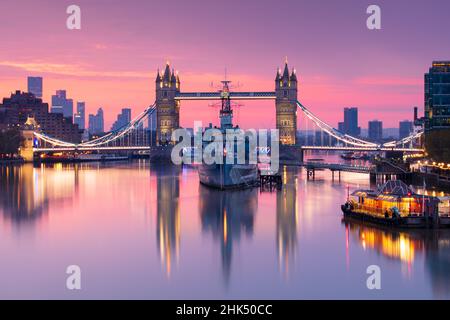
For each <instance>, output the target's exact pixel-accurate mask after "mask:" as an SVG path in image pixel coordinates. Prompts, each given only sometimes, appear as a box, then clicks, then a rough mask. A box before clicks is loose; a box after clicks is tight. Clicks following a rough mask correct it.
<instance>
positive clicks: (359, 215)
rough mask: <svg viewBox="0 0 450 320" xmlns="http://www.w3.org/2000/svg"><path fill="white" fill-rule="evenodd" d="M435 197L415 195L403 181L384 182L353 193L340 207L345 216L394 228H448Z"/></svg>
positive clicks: (446, 219)
mask: <svg viewBox="0 0 450 320" xmlns="http://www.w3.org/2000/svg"><path fill="white" fill-rule="evenodd" d="M439 204H440V200H439V199H438V198H437V197H433V196H426V195H421V194H417V193H415V192H414V190H412V189H411V188H410V187H408V186H407V185H406V184H405V183H404V182H402V181H399V180H397V181H387V182H386V183H385V184H383V185H382V186H381V187H380V188H379V189H378V190H376V191H373V190H356V191H354V192H353V193H352V194H351V195H349V196H348V200H347V202H346V203H345V204H343V205H342V206H341V209H342V212H343V214H344V217H348V218H354V219H359V220H363V221H367V222H370V223H376V224H382V225H388V226H396V227H412V228H426V227H448V226H450V218H449V217H448V215H442V214H440V209H439Z"/></svg>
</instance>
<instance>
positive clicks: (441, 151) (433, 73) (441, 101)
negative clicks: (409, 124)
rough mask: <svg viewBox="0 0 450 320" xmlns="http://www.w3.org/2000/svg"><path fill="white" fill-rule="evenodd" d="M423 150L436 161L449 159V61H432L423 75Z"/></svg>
mask: <svg viewBox="0 0 450 320" xmlns="http://www.w3.org/2000/svg"><path fill="white" fill-rule="evenodd" d="M424 126H425V148H426V149H427V152H428V153H429V154H430V156H431V157H432V158H434V159H436V160H438V161H441V160H447V161H448V159H450V61H434V62H433V64H432V66H431V68H430V70H429V72H428V73H426V74H425V118H424Z"/></svg>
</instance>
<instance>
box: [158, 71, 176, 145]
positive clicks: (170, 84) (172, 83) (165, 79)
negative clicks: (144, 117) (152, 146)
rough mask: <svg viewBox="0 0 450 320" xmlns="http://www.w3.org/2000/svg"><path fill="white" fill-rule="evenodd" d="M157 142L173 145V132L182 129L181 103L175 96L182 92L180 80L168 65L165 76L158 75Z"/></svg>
mask: <svg viewBox="0 0 450 320" xmlns="http://www.w3.org/2000/svg"><path fill="white" fill-rule="evenodd" d="M155 82H156V119H157V120H156V121H157V128H156V141H157V143H158V145H168V144H173V143H174V142H173V141H172V132H173V131H174V130H175V129H178V128H179V127H180V102H179V101H177V100H175V96H176V94H177V93H179V92H180V79H179V77H178V75H176V74H175V71H174V70H173V69H172V70H170V65H169V63H167V64H166V68H165V70H164V73H163V75H161V74H160V72H159V70H158V74H157V75H156V81H155Z"/></svg>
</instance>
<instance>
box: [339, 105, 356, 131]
mask: <svg viewBox="0 0 450 320" xmlns="http://www.w3.org/2000/svg"><path fill="white" fill-rule="evenodd" d="M341 129H342V130H340V131H341V132H342V133H345V134H348V135H351V136H359V135H360V134H361V128H360V127H358V108H344V122H343V125H342V128H341Z"/></svg>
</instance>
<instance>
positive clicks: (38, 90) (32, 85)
mask: <svg viewBox="0 0 450 320" xmlns="http://www.w3.org/2000/svg"><path fill="white" fill-rule="evenodd" d="M27 80H28V81H27V82H28V83H27V85H28V92H29V93H32V94H33V95H34V96H35V97H36V98H39V99H42V77H28V79H27Z"/></svg>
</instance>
